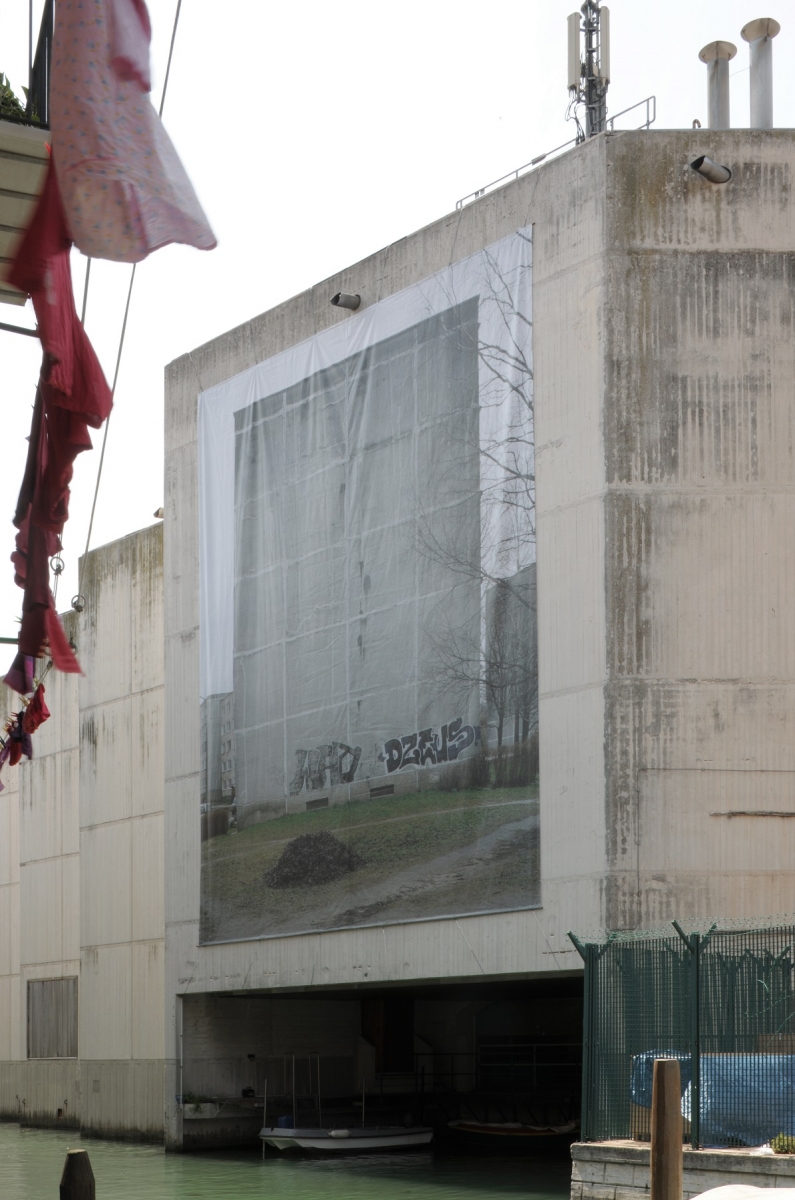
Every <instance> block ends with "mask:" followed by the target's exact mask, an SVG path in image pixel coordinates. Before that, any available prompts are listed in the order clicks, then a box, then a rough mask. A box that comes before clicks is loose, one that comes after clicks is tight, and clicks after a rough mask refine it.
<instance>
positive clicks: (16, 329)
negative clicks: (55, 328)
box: [0, 321, 39, 338]
mask: <svg viewBox="0 0 795 1200" xmlns="http://www.w3.org/2000/svg"><path fill="white" fill-rule="evenodd" d="M0 329H4V330H5V331H6V333H22V334H24V336H25V337H35V338H37V337H38V336H39V331H38V329H26V328H25V326H24V325H7V324H6V322H5V321H0Z"/></svg>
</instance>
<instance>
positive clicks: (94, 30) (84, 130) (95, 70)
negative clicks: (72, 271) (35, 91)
mask: <svg viewBox="0 0 795 1200" xmlns="http://www.w3.org/2000/svg"><path fill="white" fill-rule="evenodd" d="M112 41H113V22H112V5H111V0H58V4H57V5H56V11H55V37H54V41H53V55H52V77H51V85H50V112H51V125H52V147H53V159H54V161H55V168H56V172H57V175H58V182H59V184H60V189H61V196H62V198H63V204H64V209H65V212H66V219H67V222H68V225H69V232H70V233H71V235H72V238H73V240H74V242H75V244H76V245H77V246H78V248H79V249H80V250H82V252H83V253H84V254H87V255H90V256H91V257H92V258H108V259H112V260H113V261H115V262H139V261H140V260H141V259H143V258H146V256H147V255H148V254H151V252H152V251H153V250H157V249H158V247H160V246H166V245H168V244H169V243H170V242H182V243H184V244H186V245H189V246H196V247H198V248H199V249H200V250H212V248H213V247H214V246H215V245H216V241H215V237H214V236H213V232H212V230H211V229H210V226H209V224H208V221H207V218H206V216H205V215H204V212H203V211H202V208H201V205H200V204H199V201H198V199H197V197H196V193H195V192H194V190H193V188H192V186H191V183H190V180H189V179H188V177H187V175H186V173H185V169H184V167H183V166H182V163H181V162H180V160H179V157H178V155H177V152H176V150H175V149H174V147H173V145H172V144H171V140H170V138H169V136H168V134H167V133H166V131H165V129H164V128H163V126H162V124H161V122H160V118H159V117H158V115H157V113H156V112H155V110H154V108H153V107H152V104H151V103H150V101H149V98H148V96H147V95H146V93H145V92H142V91H141V87H140V84H139V83H138V82H137V81H134V80H123V79H120V78H119V77H118V75H117V74H116V72H115V71H114V70H113V68H112V66H111V57H112V54H113V50H112Z"/></svg>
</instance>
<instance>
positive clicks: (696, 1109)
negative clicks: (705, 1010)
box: [690, 933, 701, 1150]
mask: <svg viewBox="0 0 795 1200" xmlns="http://www.w3.org/2000/svg"><path fill="white" fill-rule="evenodd" d="M692 965H693V979H692V982H691V989H690V994H691V1003H692V1005H693V1009H692V1014H691V1030H692V1032H691V1037H690V1045H691V1049H690V1064H691V1066H690V1069H691V1072H692V1073H691V1076H690V1145H691V1146H692V1147H693V1149H694V1150H698V1146H699V1142H700V1141H701V936H700V935H699V934H698V933H694V934H693V958H692Z"/></svg>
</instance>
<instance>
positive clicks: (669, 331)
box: [539, 130, 795, 928]
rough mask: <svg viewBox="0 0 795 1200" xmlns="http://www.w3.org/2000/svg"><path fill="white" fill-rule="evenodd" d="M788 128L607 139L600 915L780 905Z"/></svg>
mask: <svg viewBox="0 0 795 1200" xmlns="http://www.w3.org/2000/svg"><path fill="white" fill-rule="evenodd" d="M793 140H795V139H794V138H793V133H792V131H789V130H777V131H772V132H770V133H759V132H748V131H741V130H733V131H729V132H725V133H715V132H714V131H710V133H709V143H710V148H709V153H710V155H711V156H712V157H713V158H717V159H718V160H719V161H720V162H725V163H727V164H729V165H730V166H731V168H732V170H733V172H734V175H733V178H732V180H731V181H730V183H729V184H727V185H725V186H719V187H716V186H714V185H710V184H707V183H706V181H705V180H703V179H702V178H701V177H700V176H698V175H696V174H695V172H693V171H691V170H690V169H689V166H688V164H689V162H690V161H691V159H692V158H693V157H694V156H695V154H696V153H703V152H704V145H705V142H704V134H703V132H701V133H699V132H695V133H690V132H688V133H676V134H674V133H668V134H664V135H659V136H653V137H652V138H650V139H648V140H644V138H643V137H639V136H638V135H635V134H632V135H622V136H621V137H620V138H616V139H612V140H611V142H610V149H609V161H610V170H609V178H608V188H609V196H610V204H609V206H608V209H607V229H606V243H607V245H606V256H607V271H606V283H605V324H606V342H607V353H606V359H605V432H604V459H605V471H606V478H607V499H606V506H605V539H606V546H607V558H606V589H607V608H608V628H607V658H608V672H609V683H608V686H607V688H606V691H605V698H606V710H605V712H606V715H605V746H606V753H607V762H606V771H607V779H606V796H607V809H606V813H605V833H606V840H607V852H608V857H609V876H608V879H607V880H606V895H605V909H604V913H603V920H604V923H605V924H606V925H607V926H609V927H611V928H619V927H635V926H638V925H639V926H641V927H643V926H649V925H656V924H660V923H662V922H664V921H666V920H670V919H671V918H672V917H675V916H677V915H685V916H704V915H718V916H748V915H765V914H774V913H784V912H792V911H793V910H795V886H793V877H792V873H791V867H790V864H791V862H792V858H793V851H795V840H793V839H795V825H793V822H792V820H790V819H787V818H786V817H774V816H761V815H760V816H753V815H750V816H732V817H729V816H726V815H720V814H726V813H737V812H751V813H760V812H768V813H770V812H791V811H793V804H792V788H793V783H795V773H794V772H795V737H793V718H794V717H795V634H793V629H792V621H791V598H792V595H793V590H794V585H795V559H793V556H792V554H791V553H790V552H789V548H790V546H791V538H792V533H791V531H792V528H793V519H794V518H795V492H794V491H793V484H794V483H795V337H793V333H794V332H795V296H794V294H793V285H794V284H795V255H794V254H793V252H792V247H793V246H795V240H793V234H794V233H795V217H794V216H793V205H792V184H793V179H792V166H791V164H792V151H793ZM539 558H540V555H539ZM541 570H542V567H541V565H539V580H540V579H541ZM539 586H540V584H539Z"/></svg>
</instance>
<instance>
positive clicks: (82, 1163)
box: [60, 1150, 97, 1200]
mask: <svg viewBox="0 0 795 1200" xmlns="http://www.w3.org/2000/svg"><path fill="white" fill-rule="evenodd" d="M96 1194H97V1192H96V1184H95V1183H94V1172H93V1171H92V1170H91V1162H90V1160H89V1157H88V1151H87V1150H67V1152H66V1162H65V1163H64V1165H63V1174H62V1175H61V1186H60V1200H96Z"/></svg>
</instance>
